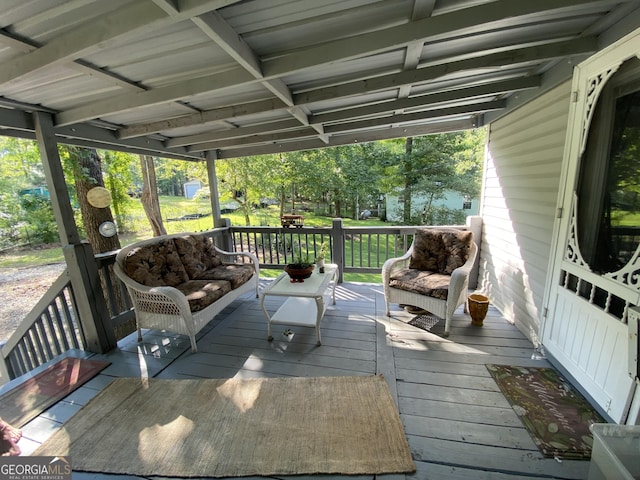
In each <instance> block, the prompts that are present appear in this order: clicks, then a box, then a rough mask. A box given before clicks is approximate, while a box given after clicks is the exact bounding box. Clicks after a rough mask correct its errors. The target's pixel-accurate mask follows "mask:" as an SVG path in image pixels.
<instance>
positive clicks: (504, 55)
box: [294, 37, 597, 104]
mask: <svg viewBox="0 0 640 480" xmlns="http://www.w3.org/2000/svg"><path fill="white" fill-rule="evenodd" d="M596 50H597V39H596V38H595V37H587V38H579V39H576V40H567V41H564V42H555V43H551V44H547V45H538V46H534V47H524V48H518V49H515V50H507V51H504V52H498V53H493V54H488V55H479V56H476V57H473V58H466V59H464V60H457V61H453V62H449V63H443V64H440V65H434V66H431V67H425V68H419V69H418V70H411V71H407V72H400V73H397V74H392V75H383V76H379V77H374V78H369V79H366V80H358V81H355V82H350V83H345V84H342V85H336V86H334V87H325V88H319V89H317V90H310V91H307V92H304V93H300V94H297V95H295V96H294V98H295V101H296V103H297V104H305V103H312V102H320V101H323V100H331V99H334V98H341V97H348V96H352V95H359V94H362V93H367V92H376V91H380V90H387V89H391V88H398V87H399V86H400V85H408V84H419V83H426V82H428V81H430V80H434V79H436V78H439V77H443V76H446V75H451V74H452V73H455V72H461V71H465V70H473V69H481V68H485V67H490V66H493V67H496V66H505V65H516V64H522V63H528V62H533V61H537V60H541V59H551V58H557V57H564V56H571V55H577V54H581V53H592V52H595V51H596Z"/></svg>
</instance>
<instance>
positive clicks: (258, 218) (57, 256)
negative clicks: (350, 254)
mask: <svg viewBox="0 0 640 480" xmlns="http://www.w3.org/2000/svg"><path fill="white" fill-rule="evenodd" d="M131 207H132V208H130V212H129V213H128V214H127V216H126V218H125V219H124V221H123V222H122V223H123V227H124V228H122V227H121V228H120V232H119V234H118V236H119V238H120V243H121V245H122V246H126V245H129V244H131V243H134V242H136V241H139V240H143V239H146V238H151V236H152V235H153V233H152V230H151V227H150V225H149V222H148V220H147V217H146V215H145V214H144V209H143V208H142V203H141V202H140V200H137V199H132V203H131ZM160 210H161V211H162V217H163V220H164V226H165V229H166V230H167V233H169V234H172V233H180V232H199V231H204V230H209V229H211V228H213V216H212V215H211V203H210V202H209V200H202V199H199V200H197V199H186V198H184V197H171V196H161V197H160ZM192 214H202V215H205V216H203V217H200V218H196V219H193V220H178V221H175V220H170V219H176V218H180V217H182V216H183V215H192ZM223 217H224V218H229V219H230V221H231V224H232V225H245V219H244V215H243V214H242V213H240V212H233V213H230V214H225V215H223ZM304 217H305V222H304V223H305V225H306V226H313V227H330V226H331V224H332V221H333V219H332V218H331V217H325V216H316V215H314V214H313V213H311V212H304ZM249 218H250V221H251V225H252V226H272V227H279V226H280V210H279V208H278V206H269V207H267V208H264V209H257V210H255V211H254V212H253V213H252V214H251V215H250V217H249ZM343 223H344V225H345V226H362V227H364V226H385V225H387V224H386V223H385V222H382V221H381V220H379V219H377V218H374V219H369V220H351V219H347V218H345V219H343ZM62 262H64V255H63V253H62V249H61V248H60V245H42V246H38V247H34V248H25V249H20V250H12V251H8V252H5V253H3V254H1V255H0V268H24V267H33V266H38V265H46V264H51V263H62ZM279 273H280V271H279V270H266V269H264V270H262V271H261V272H260V275H261V276H264V277H275V276H277V275H278V274H279ZM345 280H347V281H355V282H373V283H380V275H372V274H345Z"/></svg>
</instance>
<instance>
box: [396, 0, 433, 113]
mask: <svg viewBox="0 0 640 480" xmlns="http://www.w3.org/2000/svg"><path fill="white" fill-rule="evenodd" d="M435 6H436V0H414V2H413V11H412V12H411V20H412V21H416V20H420V19H423V18H427V17H430V16H431V14H432V13H433V9H434V8H435ZM423 48H424V41H423V40H416V41H414V42H410V43H409V44H408V45H407V49H406V51H405V52H404V65H403V67H402V69H403V70H413V69H415V68H417V67H418V65H419V64H420V58H421V57H422V49H423ZM410 94H411V85H403V86H402V87H400V89H399V90H398V98H407V97H408V96H409V95H410ZM398 113H401V112H398Z"/></svg>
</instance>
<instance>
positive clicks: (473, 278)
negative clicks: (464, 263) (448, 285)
mask: <svg viewBox="0 0 640 480" xmlns="http://www.w3.org/2000/svg"><path fill="white" fill-rule="evenodd" d="M467 226H468V227H469V230H471V231H472V232H473V240H474V242H475V243H476V246H477V247H478V255H476V261H475V263H474V264H473V268H472V269H471V273H470V274H469V288H478V275H479V272H480V245H481V244H482V217H481V216H479V215H472V216H468V217H467Z"/></svg>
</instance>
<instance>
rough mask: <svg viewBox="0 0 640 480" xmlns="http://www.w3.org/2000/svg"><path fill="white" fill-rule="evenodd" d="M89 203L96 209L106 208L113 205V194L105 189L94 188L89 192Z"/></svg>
mask: <svg viewBox="0 0 640 480" xmlns="http://www.w3.org/2000/svg"><path fill="white" fill-rule="evenodd" d="M87 202H89V205H91V206H92V207H96V208H106V207H108V206H109V205H111V193H110V192H109V190H107V189H106V188H104V187H93V188H92V189H91V190H89V191H88V192H87Z"/></svg>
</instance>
